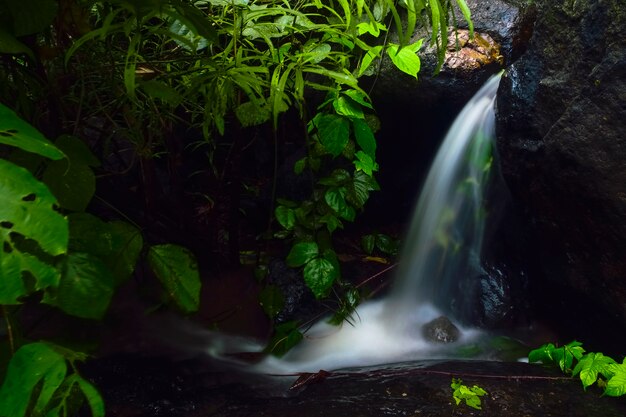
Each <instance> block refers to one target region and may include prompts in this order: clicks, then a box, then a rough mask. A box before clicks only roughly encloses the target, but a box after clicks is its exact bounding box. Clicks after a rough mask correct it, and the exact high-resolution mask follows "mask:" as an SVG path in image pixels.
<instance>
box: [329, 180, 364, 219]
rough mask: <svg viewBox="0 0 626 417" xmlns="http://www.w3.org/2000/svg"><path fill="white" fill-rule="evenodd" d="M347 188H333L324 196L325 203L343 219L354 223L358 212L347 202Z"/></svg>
mask: <svg viewBox="0 0 626 417" xmlns="http://www.w3.org/2000/svg"><path fill="white" fill-rule="evenodd" d="M346 194H347V189H346V187H331V188H330V189H328V190H327V191H326V193H325V194H324V201H326V204H328V206H329V207H330V208H332V209H333V210H334V211H335V212H336V213H337V214H338V215H339V216H340V217H341V218H343V219H346V220H348V221H354V218H355V217H356V211H355V210H354V208H353V207H351V206H350V205H348V203H347V201H346Z"/></svg>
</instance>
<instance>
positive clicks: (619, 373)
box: [604, 358, 626, 397]
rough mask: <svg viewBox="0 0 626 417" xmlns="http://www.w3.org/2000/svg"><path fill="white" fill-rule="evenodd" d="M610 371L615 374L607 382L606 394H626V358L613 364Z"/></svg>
mask: <svg viewBox="0 0 626 417" xmlns="http://www.w3.org/2000/svg"><path fill="white" fill-rule="evenodd" d="M610 371H611V373H612V374H613V376H612V377H611V378H610V379H609V381H608V382H607V384H606V388H605V390H604V394H605V395H608V396H611V397H620V396H622V395H626V358H624V360H623V361H622V363H621V364H619V365H618V364H617V363H615V364H613V365H611V369H610Z"/></svg>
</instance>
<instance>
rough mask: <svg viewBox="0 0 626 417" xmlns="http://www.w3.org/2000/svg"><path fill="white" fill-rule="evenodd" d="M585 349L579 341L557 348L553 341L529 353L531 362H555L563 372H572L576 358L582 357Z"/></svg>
mask: <svg viewBox="0 0 626 417" xmlns="http://www.w3.org/2000/svg"><path fill="white" fill-rule="evenodd" d="M584 352H585V350H584V349H583V348H582V344H581V343H580V342H577V341H573V342H570V343H568V344H566V345H565V346H563V347H560V348H557V347H555V346H554V345H553V344H552V343H548V344H545V345H543V346H541V347H540V348H538V349H534V350H532V351H531V352H530V353H529V354H528V361H529V362H543V363H549V362H553V363H555V364H556V365H558V366H559V368H561V371H563V372H570V371H571V367H572V364H573V362H574V359H580V358H581V357H582V356H583V353H584Z"/></svg>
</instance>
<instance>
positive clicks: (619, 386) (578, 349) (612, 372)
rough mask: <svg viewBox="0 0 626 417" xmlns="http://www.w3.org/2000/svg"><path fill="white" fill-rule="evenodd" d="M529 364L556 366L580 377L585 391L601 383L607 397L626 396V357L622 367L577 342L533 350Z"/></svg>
mask: <svg viewBox="0 0 626 417" xmlns="http://www.w3.org/2000/svg"><path fill="white" fill-rule="evenodd" d="M528 361H529V362H542V363H554V364H555V365H557V366H558V367H559V368H560V369H561V371H562V372H563V373H565V374H569V375H572V376H578V377H579V378H580V381H581V383H582V385H583V388H585V389H587V387H589V386H591V385H593V384H595V383H596V382H597V384H598V386H599V387H600V388H602V390H603V393H604V395H608V396H611V397H619V396H622V395H626V358H624V360H623V361H622V363H621V364H619V363H617V362H616V361H615V360H614V359H613V358H611V357H609V356H605V355H604V354H602V353H601V352H596V353H594V352H588V353H585V349H583V347H582V344H581V343H580V342H577V341H573V342H570V343H568V344H566V345H564V346H561V347H557V346H555V345H554V344H552V343H548V344H545V345H543V346H541V347H539V348H537V349H534V350H532V351H531V352H530V353H529V354H528Z"/></svg>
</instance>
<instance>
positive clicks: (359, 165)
mask: <svg viewBox="0 0 626 417" xmlns="http://www.w3.org/2000/svg"><path fill="white" fill-rule="evenodd" d="M354 156H356V158H357V159H356V160H355V161H354V167H355V168H356V169H357V171H363V172H365V173H366V174H367V175H369V176H372V175H373V174H374V171H378V164H377V163H376V162H375V161H374V159H373V158H372V157H371V156H370V155H368V154H366V153H365V152H363V151H358V152H357V153H356V154H355V155H354Z"/></svg>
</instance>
